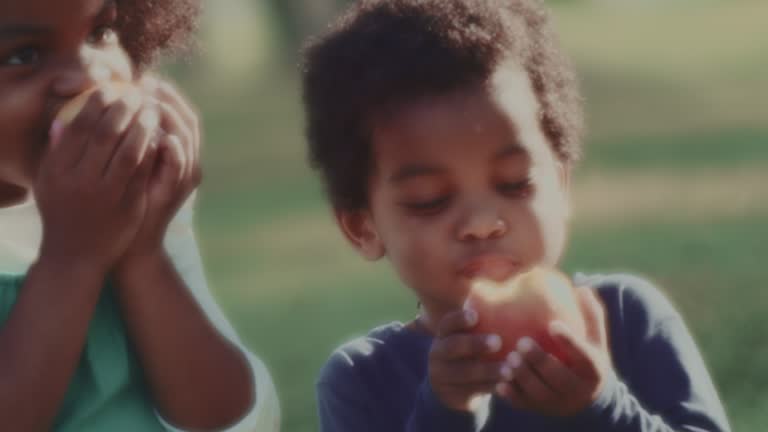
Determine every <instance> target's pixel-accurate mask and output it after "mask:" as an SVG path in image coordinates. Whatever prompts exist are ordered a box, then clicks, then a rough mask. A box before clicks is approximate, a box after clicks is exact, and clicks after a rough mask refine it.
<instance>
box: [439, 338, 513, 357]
mask: <svg viewBox="0 0 768 432" xmlns="http://www.w3.org/2000/svg"><path fill="white" fill-rule="evenodd" d="M499 349H501V337H500V336H499V335H495V334H490V335H476V334H470V333H463V334H453V335H451V336H446V337H445V338H441V339H437V340H435V342H434V345H433V347H432V352H431V355H432V356H433V357H435V358H439V359H441V360H443V361H446V360H458V359H463V358H474V357H479V356H482V355H485V354H491V353H495V352H497V351H499Z"/></svg>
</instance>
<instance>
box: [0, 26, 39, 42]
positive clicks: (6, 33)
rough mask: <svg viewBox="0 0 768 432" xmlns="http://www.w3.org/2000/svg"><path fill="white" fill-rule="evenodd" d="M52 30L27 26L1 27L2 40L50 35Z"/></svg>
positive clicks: (0, 36)
mask: <svg viewBox="0 0 768 432" xmlns="http://www.w3.org/2000/svg"><path fill="white" fill-rule="evenodd" d="M50 32H51V29H49V28H46V27H40V26H33V25H25V24H8V25H0V39H13V38H18V37H25V36H40V35H44V34H48V33H50Z"/></svg>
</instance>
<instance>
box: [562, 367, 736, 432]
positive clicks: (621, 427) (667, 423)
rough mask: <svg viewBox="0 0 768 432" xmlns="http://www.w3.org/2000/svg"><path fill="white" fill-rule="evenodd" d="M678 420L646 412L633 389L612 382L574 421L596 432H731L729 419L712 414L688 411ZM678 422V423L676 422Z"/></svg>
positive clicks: (702, 411) (617, 382) (614, 381)
mask: <svg viewBox="0 0 768 432" xmlns="http://www.w3.org/2000/svg"><path fill="white" fill-rule="evenodd" d="M675 417H682V419H680V420H677V421H674V420H673V419H667V418H664V417H663V416H661V415H659V414H656V413H653V412H651V411H649V410H648V409H646V408H645V407H644V406H643V405H642V404H641V403H640V401H639V400H638V399H637V398H636V397H635V396H634V395H633V394H632V393H631V392H630V390H629V388H628V387H627V386H626V385H625V384H624V383H622V382H621V381H619V380H618V379H615V378H614V379H612V380H611V382H610V383H609V385H608V386H606V388H605V389H604V391H602V392H601V394H600V396H599V398H598V400H597V401H596V402H595V403H594V404H593V405H592V406H591V407H590V408H588V409H587V410H586V411H585V412H583V413H581V414H580V415H579V416H577V418H574V419H572V420H574V421H576V422H578V424H579V425H580V426H582V427H586V428H588V430H592V431H595V432H603V431H605V432H609V431H610V432H613V431H622V432H683V431H690V432H694V431H696V432H705V431H706V432H728V431H730V429H729V428H728V426H727V422H726V421H725V419H715V418H714V417H712V413H711V412H707V411H706V410H702V409H697V410H693V409H688V412H686V413H680V412H678V413H676V415H675ZM673 421H674V423H673Z"/></svg>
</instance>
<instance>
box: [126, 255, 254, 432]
mask: <svg viewBox="0 0 768 432" xmlns="http://www.w3.org/2000/svg"><path fill="white" fill-rule="evenodd" d="M115 278H116V283H117V285H118V298H119V301H120V304H121V309H122V311H123V316H124V321H125V323H126V326H127V328H128V332H129V335H130V337H131V339H132V341H133V344H134V346H135V347H136V349H137V351H138V355H139V358H140V359H141V362H142V366H143V369H144V373H145V376H146V378H147V380H148V381H149V384H150V387H151V389H152V394H153V397H154V400H155V403H156V405H157V407H158V409H159V411H160V413H161V414H162V415H163V417H164V418H165V419H167V420H168V421H169V422H171V423H172V424H174V425H176V426H178V427H181V428H190V429H195V430H198V429H213V428H218V427H222V426H226V425H228V424H230V423H233V422H235V421H236V420H238V419H239V418H240V417H241V416H242V415H244V414H245V413H246V411H247V410H248V409H249V407H250V406H251V403H252V400H254V398H255V395H253V394H252V388H251V387H252V385H251V383H252V381H253V380H252V379H251V376H250V371H249V367H248V364H247V362H246V359H245V357H244V356H243V355H242V353H241V352H240V351H239V350H238V349H237V348H236V347H235V346H233V345H232V344H231V343H230V342H229V341H228V340H227V339H226V338H224V337H223V336H222V335H221V334H220V333H219V332H218V331H217V330H216V329H215V327H214V326H213V325H212V324H211V323H210V322H209V320H208V319H207V317H206V315H205V313H204V311H203V310H201V308H200V307H199V305H198V304H197V302H196V301H195V299H194V298H193V296H192V295H191V293H190V292H189V290H188V289H187V287H186V286H185V285H184V282H183V281H182V279H181V278H180V277H179V275H178V274H177V272H176V270H175V268H174V266H173V264H172V263H171V261H170V260H169V258H168V257H167V256H166V255H165V254H164V253H158V254H154V255H150V256H143V257H140V258H138V259H133V260H131V261H130V262H123V263H121V264H120V265H119V266H118V269H117V271H116V273H115Z"/></svg>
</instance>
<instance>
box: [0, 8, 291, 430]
mask: <svg viewBox="0 0 768 432" xmlns="http://www.w3.org/2000/svg"><path fill="white" fill-rule="evenodd" d="M197 13H198V7H197V6H196V4H195V2H193V1H189V0H187V1H184V0H174V1H166V2H161V3H156V2H150V1H132V2H128V1H122V0H73V1H68V2H50V1H46V0H27V1H24V2H17V1H11V0H0V137H2V141H0V208H2V209H1V210H0V423H2V424H3V429H4V430H13V431H38V430H51V429H53V430H57V431H122V430H124V431H152V430H179V429H177V428H180V429H189V430H221V429H227V430H235V431H257V430H258V431H270V430H277V421H278V414H279V412H278V407H277V402H276V398H275V392H274V387H273V386H272V383H271V381H270V379H269V376H268V374H267V373H266V370H265V369H264V366H263V364H262V363H261V362H260V361H259V360H258V359H257V358H256V357H255V356H253V355H252V354H250V353H249V352H248V351H247V350H246V349H245V348H244V347H243V346H242V345H241V344H240V342H239V341H238V338H237V335H236V334H235V332H234V331H233V329H232V328H231V326H230V325H229V324H228V323H227V321H226V319H225V318H224V316H223V315H222V314H221V312H220V310H219V309H218V307H217V305H216V303H215V302H214V301H213V299H212V297H211V295H210V293H209V292H208V289H207V287H206V285H205V279H204V276H203V273H202V268H201V263H200V258H199V254H198V252H197V246H196V244H195V240H194V236H193V233H192V230H191V212H192V211H191V201H192V200H191V199H189V196H190V195H191V194H192V191H193V190H194V189H195V187H196V186H197V184H198V183H199V180H200V168H199V162H198V155H199V151H198V149H199V145H200V133H199V128H198V125H197V123H198V119H197V116H196V114H195V113H194V110H193V109H192V108H191V107H190V106H189V104H188V103H187V102H186V101H185V100H184V99H183V98H182V97H181V96H180V95H179V94H178V93H177V92H176V90H175V89H174V88H173V87H171V86H170V85H169V84H167V83H165V82H162V81H160V80H157V79H154V78H152V77H150V76H147V75H146V74H145V73H144V72H145V70H146V68H147V66H148V65H149V64H150V63H151V61H152V60H153V59H154V58H155V57H156V56H157V54H158V53H159V52H161V51H163V50H166V49H173V48H177V47H180V46H181V45H182V44H183V42H184V41H185V38H186V37H187V36H188V34H189V33H190V31H191V30H192V29H193V28H194V24H195V20H196V17H197ZM115 81H119V82H123V83H133V84H132V85H131V86H129V87H128V88H127V90H124V91H122V92H116V91H115V88H114V86H113V85H111V84H110V83H111V82H115ZM93 89H95V91H93ZM85 91H92V93H91V94H90V96H89V97H88V100H87V102H86V104H85V105H84V107H83V108H82V110H81V111H80V112H79V113H78V114H77V115H76V117H75V118H74V119H73V120H72V121H71V122H67V123H63V122H62V121H61V120H56V115H57V113H58V111H59V109H60V108H61V106H62V105H64V104H65V103H66V102H67V101H68V100H70V99H72V98H73V97H75V96H77V95H79V94H81V93H83V92H85ZM185 201H186V202H187V203H188V204H187V205H185V206H183V208H182V210H181V211H179V208H180V207H182V204H183V203H184V202H185ZM38 215H39V216H38ZM174 215H176V218H175V220H173V222H171V221H172V219H174ZM171 425H173V426H171Z"/></svg>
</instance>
